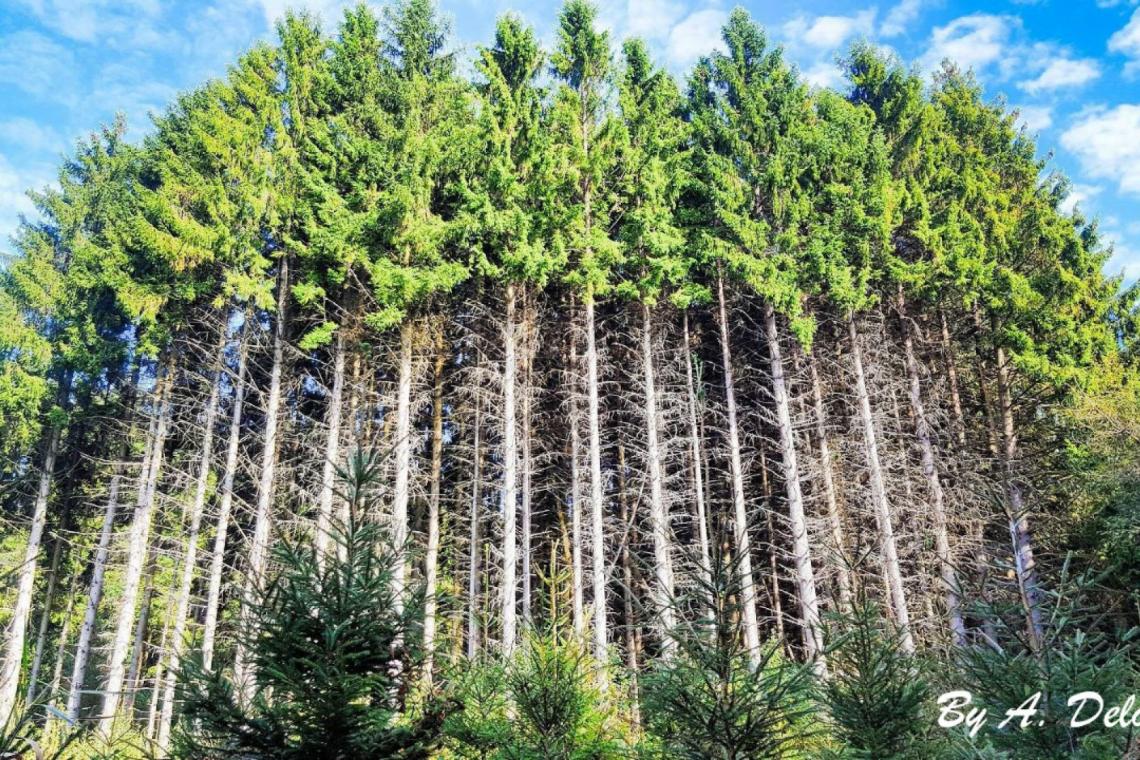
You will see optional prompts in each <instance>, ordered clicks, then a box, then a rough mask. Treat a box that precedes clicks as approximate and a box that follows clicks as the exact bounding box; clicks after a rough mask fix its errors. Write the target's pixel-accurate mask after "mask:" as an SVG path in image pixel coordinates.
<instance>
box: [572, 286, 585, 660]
mask: <svg viewBox="0 0 1140 760" xmlns="http://www.w3.org/2000/svg"><path fill="white" fill-rule="evenodd" d="M573 311H574V309H573V304H571V313H573ZM571 319H573V317H572V318H571ZM570 373H571V378H570V384H569V385H570V387H571V389H572V390H571V391H570V533H571V536H570V548H571V565H570V566H571V576H572V577H571V585H572V587H573V592H572V602H571V606H572V608H573V618H574V620H573V622H574V635H575V636H576V637H577V638H578V641H579V642H581V643H582V644H585V642H586V609H585V607H586V604H585V600H584V597H585V595H586V589H585V585H586V583H585V579H584V569H583V567H582V500H581V499H580V498H579V496H580V494H581V481H582V475H581V470H580V469H579V462H580V459H581V448H582V440H581V434H580V433H579V431H578V340H577V335H576V333H575V330H574V325H573V324H572V325H571V327H570Z"/></svg>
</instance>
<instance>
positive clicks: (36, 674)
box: [25, 515, 67, 707]
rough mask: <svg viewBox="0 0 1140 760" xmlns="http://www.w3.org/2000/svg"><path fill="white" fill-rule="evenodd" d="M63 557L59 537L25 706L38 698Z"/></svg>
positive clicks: (65, 521) (51, 567) (53, 551)
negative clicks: (38, 685) (37, 684)
mask: <svg viewBox="0 0 1140 760" xmlns="http://www.w3.org/2000/svg"><path fill="white" fill-rule="evenodd" d="M66 525H67V517H66V515H65V516H64V520H63V526H64V527H65V528H66ZM62 557H63V536H62V535H57V536H56V538H55V546H53V547H52V550H51V565H50V569H49V570H48V587H47V589H46V590H45V592H44V606H43V610H42V611H41V612H40V626H39V632H38V633H37V634H36V647H35V650H34V654H33V655H32V667H31V669H30V670H29V671H28V693H27V696H26V698H25V704H27V705H28V706H29V707H31V705H32V703H33V702H34V701H35V699H36V697H37V696H38V692H37V691H36V683H37V682H38V681H39V680H40V668H41V667H42V666H43V662H44V647H45V646H47V632H48V627H49V626H50V625H51V608H52V604H53V603H54V602H55V587H56V586H57V585H58V583H59V561H60V559H61V558H62Z"/></svg>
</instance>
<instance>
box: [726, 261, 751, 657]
mask: <svg viewBox="0 0 1140 760" xmlns="http://www.w3.org/2000/svg"><path fill="white" fill-rule="evenodd" d="M716 289H717V304H718V309H717V316H718V320H717V321H718V322H719V323H720V349H721V361H722V363H723V368H724V395H725V406H726V411H727V413H728V447H729V463H730V465H731V470H732V503H733V508H734V509H733V516H734V520H733V522H734V531H733V538H734V540H735V543H736V552H737V554H738V555H739V556H738V559H737V572H738V573H739V574H740V601H741V608H742V609H743V612H744V644H745V646H746V647H747V648H748V653H749V656H750V658H751V659H752V661H753V662H754V663H756V662H759V658H760V623H759V621H758V620H757V617H756V584H755V583H754V582H753V579H752V543H751V540H750V539H749V537H748V507H747V505H746V504H745V501H744V465H743V463H742V462H741V457H740V429H739V426H738V425H737V422H736V387H735V383H734V382H733V375H732V349H731V347H730V344H729V340H728V313H727V310H726V307H725V303H724V275H723V274H721V273H718V274H717V281H716Z"/></svg>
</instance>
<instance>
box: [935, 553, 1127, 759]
mask: <svg viewBox="0 0 1140 760" xmlns="http://www.w3.org/2000/svg"><path fill="white" fill-rule="evenodd" d="M1067 569H1068V567H1067V564H1066V568H1065V570H1066V572H1064V573H1062V576H1061V578H1060V580H1059V582H1058V583H1057V584H1056V586H1055V587H1054V588H1053V589H1051V590H1050V592H1049V594H1048V599H1047V602H1048V605H1049V607H1048V617H1047V619H1046V621H1045V638H1044V640H1043V642H1042V645H1041V647H1040V649H1035V648H1034V647H1032V646H1030V642H1029V640H1028V636H1027V635H1026V633H1025V631H1024V618H1023V617H1022V615H1021V614H1020V611H1007V610H1004V609H1000V608H991V609H984V610H982V612H983V614H986V615H988V616H989V617H990V619H992V620H994V621H995V630H996V635H995V636H994V639H995V641H994V642H993V645H992V646H978V647H970V648H964V649H961V650H959V651H958V652H957V653H956V655H957V656H956V661H955V665H956V669H955V674H954V683H955V685H954V688H956V689H965V690H967V691H969V692H971V694H972V695H973V700H974V704H975V705H981V706H984V707H986V708H987V709H989V711H990V714H991V715H1002V716H1003V717H1004V713H1005V711H1006V710H1008V709H1012V708H1016V707H1018V706H1021V705H1023V704H1024V703H1025V702H1026V701H1027V700H1029V699H1030V698H1031V697H1032V696H1033V695H1034V694H1035V693H1040V695H1041V696H1040V699H1039V701H1038V703H1037V705H1036V709H1037V712H1036V713H1035V714H1034V715H1033V716H1032V718H1031V719H1030V723H1029V725H1028V726H1027V727H1026V728H1024V729H1021V728H1019V727H1018V726H1017V725H1013V724H1019V722H1020V718H1015V719H1014V720H1013V721H1011V726H1009V727H1007V729H1005V730H1002V729H999V728H997V726H998V724H999V723H1000V722H1001V721H1000V720H993V719H991V720H990V721H989V722H987V724H986V726H985V727H984V728H983V730H982V737H983V738H984V739H985V740H987V741H988V742H990V743H991V744H992V745H993V747H994V748H996V749H997V750H999V751H1005V752H1009V753H1010V754H1011V756H1014V757H1022V756H1030V757H1035V758H1057V759H1058V760H1060V758H1104V757H1121V756H1123V755H1124V752H1125V748H1126V746H1127V745H1128V743H1129V742H1130V741H1131V737H1130V736H1129V735H1128V731H1127V730H1122V729H1120V728H1107V727H1105V725H1104V724H1103V723H1102V722H1101V721H1100V720H1097V721H1094V722H1093V723H1091V724H1090V725H1088V726H1085V727H1077V728H1074V727H1072V726H1071V725H1070V721H1071V718H1072V716H1073V709H1074V708H1073V707H1071V706H1069V705H1068V700H1069V698H1070V697H1071V696H1073V695H1075V694H1078V693H1081V692H1085V691H1095V692H1097V693H1098V694H1100V696H1101V697H1102V698H1103V699H1104V705H1105V708H1106V709H1107V708H1109V707H1112V706H1114V705H1121V704H1123V703H1124V700H1125V698H1126V697H1128V696H1129V695H1132V694H1135V692H1136V690H1137V687H1138V686H1140V677H1138V676H1140V673H1138V672H1137V669H1136V639H1137V629H1135V628H1133V629H1130V630H1124V629H1121V628H1120V622H1119V619H1118V618H1115V617H1114V616H1111V615H1107V614H1105V613H1104V612H1101V611H1100V610H1099V609H1097V608H1096V607H1094V606H1093V605H1092V604H1091V602H1092V600H1093V599H1094V598H1096V596H1097V595H1098V594H1101V593H1103V591H1102V590H1101V589H1100V588H1098V584H1096V583H1095V579H1094V578H1093V577H1091V576H1077V577H1071V576H1069V575H1068V573H1067ZM1085 709H1086V714H1085V715H1084V717H1088V716H1089V714H1091V712H1092V709H1091V707H1086V708H1085ZM1102 717H1103V714H1102Z"/></svg>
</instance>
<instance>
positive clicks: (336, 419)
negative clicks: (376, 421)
mask: <svg viewBox="0 0 1140 760" xmlns="http://www.w3.org/2000/svg"><path fill="white" fill-rule="evenodd" d="M344 354H345V350H344V327H343V326H342V327H338V328H337V331H336V338H335V339H334V341H333V384H332V392H331V393H330V394H329V402H328V412H327V415H326V419H325V422H326V424H327V427H328V434H327V435H326V436H325V461H324V463H323V464H322V466H321V496H320V502H319V509H320V511H319V513H318V514H317V561H318V562H321V563H323V562H324V559H325V555H326V554H327V553H328V550H329V542H330V540H331V538H332V536H331V531H332V522H333V494H334V492H333V485H334V483H333V481H334V480H335V479H336V468H337V464H338V463H339V462H340V415H341V407H342V406H343V403H344V401H343V400H344Z"/></svg>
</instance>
